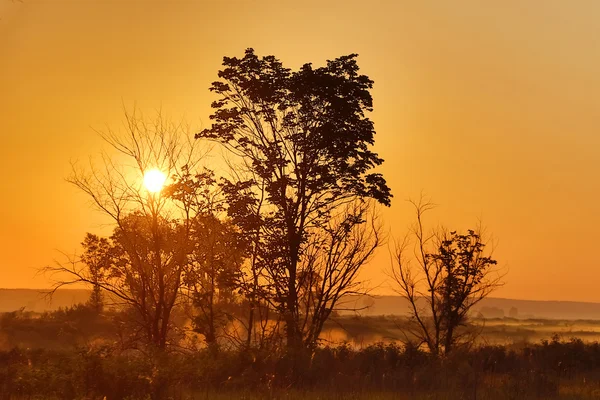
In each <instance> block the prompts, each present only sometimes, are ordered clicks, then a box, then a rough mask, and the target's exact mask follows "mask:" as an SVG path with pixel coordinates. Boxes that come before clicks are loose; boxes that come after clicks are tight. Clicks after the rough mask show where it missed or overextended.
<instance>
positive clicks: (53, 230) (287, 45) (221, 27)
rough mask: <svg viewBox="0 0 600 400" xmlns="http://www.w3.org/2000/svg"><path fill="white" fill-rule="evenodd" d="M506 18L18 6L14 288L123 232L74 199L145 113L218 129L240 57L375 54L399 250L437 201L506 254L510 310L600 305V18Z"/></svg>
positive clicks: (529, 13) (506, 7)
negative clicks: (422, 202)
mask: <svg viewBox="0 0 600 400" xmlns="http://www.w3.org/2000/svg"><path fill="white" fill-rule="evenodd" d="M495 3H496V4H492V2H483V1H478V0H465V1H460V2H455V1H452V0H447V1H419V2H415V1H392V0H389V1H369V2H366V1H348V0H344V1H339V2H333V1H322V0H320V1H314V2H312V1H297V2H286V1H213V2H209V1H206V2H204V1H197V2H191V1H186V2H177V1H173V2H171V1H168V2H167V1H95V0H94V1H92V0H77V1H75V0H73V1H50V0H48V1H34V0H24V2H23V3H20V2H18V1H17V2H13V1H10V0H0V110H1V113H0V139H1V142H0V143H1V144H0V171H1V175H2V176H1V178H0V287H38V288H40V287H47V286H48V285H49V283H48V279H47V278H46V277H44V276H35V274H36V271H37V269H38V268H39V267H42V266H44V265H46V264H49V263H51V262H52V260H53V259H54V258H56V257H58V256H59V254H58V253H57V251H56V249H60V250H64V251H67V252H72V251H74V250H76V249H77V246H78V243H79V242H80V241H81V239H82V238H83V235H84V233H85V232H86V231H94V232H106V230H107V228H106V227H103V226H102V223H103V222H104V220H103V219H102V218H101V216H100V215H99V214H97V213H95V212H94V211H92V210H91V208H90V207H89V204H88V201H87V199H86V198H85V197H84V196H83V195H81V194H79V193H77V191H76V190H75V189H74V188H72V187H70V186H69V185H68V184H67V183H66V182H65V181H64V178H65V177H66V176H68V174H69V171H70V164H69V162H70V160H72V159H73V160H76V159H80V160H86V159H87V157H88V155H91V154H96V153H97V152H98V148H99V147H98V146H99V143H100V140H99V138H98V137H97V135H96V134H95V133H94V130H93V128H94V129H102V128H103V127H105V126H107V125H108V126H111V127H119V125H120V123H121V121H122V115H123V114H122V111H123V109H122V107H123V104H125V105H126V106H128V107H131V106H132V105H133V104H134V103H136V104H137V107H138V109H141V110H142V111H144V112H146V113H151V112H152V110H154V109H157V108H160V107H162V109H163V111H164V112H165V113H166V114H168V115H170V116H172V117H174V118H181V117H185V118H186V119H187V121H189V122H190V123H191V124H192V126H193V127H197V128H200V127H202V126H206V125H207V124H208V123H209V120H208V115H209V114H210V109H209V105H210V102H211V100H212V99H213V98H212V96H211V95H210V93H209V92H208V87H209V84H210V82H211V81H212V80H214V79H215V77H216V73H217V70H218V69H219V66H220V64H221V59H222V57H223V56H224V55H229V56H233V55H238V56H241V55H242V54H243V51H244V49H245V48H246V47H254V48H255V49H256V51H257V52H258V53H259V54H263V55H265V54H274V55H276V56H277V57H279V58H280V59H281V60H282V61H283V62H284V63H285V64H287V65H288V66H290V67H298V66H299V65H300V64H301V63H303V62H313V63H314V64H316V65H319V64H322V63H324V61H325V60H326V59H330V58H334V57H337V56H339V55H344V54H348V53H352V52H356V53H359V55H360V57H359V65H360V66H361V69H362V72H363V73H365V74H367V75H369V76H370V77H371V78H372V79H374V80H375V89H374V90H373V96H374V102H375V112H374V113H373V114H372V118H373V120H374V121H375V124H376V129H377V132H378V133H377V137H376V146H375V150H376V151H377V152H378V153H379V154H380V155H381V156H382V157H383V158H384V159H385V160H386V162H385V165H384V167H383V169H382V171H383V173H384V175H385V177H386V179H387V180H388V183H389V185H390V186H391V188H392V190H393V193H394V196H395V198H394V200H395V201H394V204H393V206H392V208H391V209H389V210H385V212H384V215H385V219H386V224H387V227H388V228H389V229H390V230H391V232H392V233H393V234H394V235H396V236H400V235H402V234H403V232H404V231H405V229H406V227H407V225H408V224H409V223H410V217H411V215H410V207H409V206H408V204H407V203H406V202H404V201H403V200H404V199H406V198H408V197H411V196H412V197H415V196H418V194H419V192H420V191H421V190H424V191H425V192H427V193H428V194H429V195H431V196H432V197H433V199H434V201H435V202H436V203H438V204H440V207H439V208H438V209H437V210H436V211H435V212H434V213H432V214H431V215H430V221H431V222H432V223H433V224H435V223H438V222H443V223H444V224H445V225H447V226H449V227H452V228H459V229H464V228H467V227H469V226H472V225H474V223H475V222H476V220H477V218H479V217H481V218H482V219H483V221H484V223H485V225H486V226H487V227H488V230H489V231H490V232H491V233H493V234H494V236H495V237H496V238H497V239H498V247H497V250H496V253H495V255H496V258H497V259H498V261H499V262H500V264H501V265H502V266H505V267H507V268H508V271H509V272H508V275H507V277H506V285H505V287H503V288H501V289H500V290H498V291H497V292H496V293H495V296H502V297H515V298H524V299H557V300H583V301H600V290H598V289H597V287H598V283H599V282H600V253H599V252H598V251H596V249H597V248H598V247H599V246H600V245H599V244H598V242H599V240H600V234H599V233H598V232H599V227H600V212H599V211H598V207H599V204H600V130H599V128H600V24H598V21H600V2H597V1H595V0H588V1H585V0H581V1H577V2H567V1H559V0H554V1H551V0H546V1H543V2H542V1H529V2H521V1H517V0H514V1H510V0H509V1H502V2H495ZM375 261H376V262H374V263H373V264H372V265H370V266H369V270H370V271H369V272H368V273H367V274H366V275H367V276H368V277H369V278H370V279H371V280H372V282H373V283H374V284H376V283H381V282H382V281H383V278H384V275H383V274H382V273H381V272H380V271H381V270H382V269H384V268H386V267H387V264H388V253H387V250H386V249H383V250H382V251H381V252H380V254H379V256H378V257H377V259H376V260H375ZM383 287H384V288H385V285H384V286H383Z"/></svg>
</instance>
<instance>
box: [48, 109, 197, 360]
mask: <svg viewBox="0 0 600 400" xmlns="http://www.w3.org/2000/svg"><path fill="white" fill-rule="evenodd" d="M125 127H126V130H125V132H123V133H121V132H114V131H108V132H107V133H101V135H102V137H103V139H104V140H105V141H106V143H107V144H109V145H110V146H111V147H112V148H113V149H114V150H116V152H115V153H114V154H108V153H104V154H103V157H102V163H101V166H100V167H98V166H96V165H95V164H94V163H92V162H90V165H89V168H88V169H84V170H81V169H79V168H77V166H76V165H74V167H73V174H72V176H71V177H70V178H69V181H70V182H71V183H72V184H74V185H75V186H76V187H77V188H79V189H80V190H81V191H82V192H84V193H85V194H87V195H88V196H89V198H90V199H91V200H92V201H93V204H94V206H96V208H97V209H99V210H100V211H102V212H103V213H104V214H105V215H107V216H108V217H110V218H111V219H112V221H113V223H114V231H113V234H112V236H111V237H110V239H94V240H91V241H90V242H89V246H88V247H87V248H86V252H84V257H83V258H82V259H81V260H79V259H71V260H70V262H68V263H66V264H59V265H58V266H56V267H52V268H49V269H50V271H51V272H59V273H61V274H60V275H59V277H60V279H61V280H60V281H58V282H57V284H56V288H58V287H60V286H62V285H65V284H70V283H76V282H85V283H89V284H91V285H93V286H94V287H99V288H101V289H103V290H105V291H106V292H108V293H110V294H111V297H112V298H115V299H118V300H120V302H121V303H122V304H123V305H125V306H127V307H130V308H132V309H133V310H134V311H135V312H134V315H135V316H136V317H135V318H134V321H131V322H132V323H134V325H135V332H136V335H134V339H135V338H136V337H140V338H142V339H143V340H144V341H145V342H146V343H148V344H151V345H152V346H154V347H156V348H158V349H164V348H165V347H166V346H167V345H168V340H169V333H170V332H171V330H172V328H173V324H172V312H173V308H174V307H175V306H176V305H177V303H178V301H179V300H180V293H181V289H182V287H183V285H184V276H185V272H186V268H187V266H188V259H187V256H188V253H189V251H190V249H191V247H192V240H191V234H190V232H191V229H192V220H193V218H194V216H195V215H194V213H193V210H191V209H189V208H185V207H177V205H179V202H176V201H175V200H174V199H173V198H171V197H170V196H169V195H168V193H166V191H165V189H163V191H161V192H158V193H151V192H149V191H148V190H147V189H146V188H145V187H144V185H143V177H144V174H145V173H146V172H147V171H148V170H150V169H154V168H156V169H159V170H161V171H162V172H163V173H164V174H165V175H166V176H167V177H168V181H167V183H172V182H175V181H177V180H178V179H179V178H180V177H181V176H183V175H185V174H188V173H190V171H195V170H196V169H197V167H198V164H199V162H200V160H201V158H202V155H201V154H199V153H198V151H197V149H196V148H195V146H194V144H195V142H194V141H193V139H192V137H191V134H189V133H188V132H186V131H185V129H184V127H183V126H182V125H181V124H173V123H170V122H169V121H167V120H165V119H164V118H162V116H161V115H160V114H159V115H158V116H157V118H156V119H155V120H153V121H149V120H147V119H144V118H140V117H137V116H136V115H135V114H133V115H129V114H126V124H125ZM117 159H118V160H119V162H118V163H117V162H116V161H115V160H117ZM176 203H177V204H176ZM88 237H90V236H88ZM106 241H108V242H106ZM106 243H109V244H110V252H111V253H112V255H113V256H112V257H113V259H112V260H111V264H110V265H109V266H108V267H105V266H103V267H102V268H101V272H102V273H101V274H97V273H96V271H95V270H90V269H89V268H84V267H81V265H80V263H81V261H84V262H85V261H86V260H88V261H89V259H90V256H91V255H92V254H95V253H99V252H98V251H92V248H91V247H90V246H91V245H93V246H96V245H97V244H101V247H102V248H104V247H105V246H106V245H107V244H106ZM88 250H89V251H88ZM100 253H101V252H100ZM65 274H66V275H65ZM65 276H67V277H68V278H67V279H63V278H64V277H65Z"/></svg>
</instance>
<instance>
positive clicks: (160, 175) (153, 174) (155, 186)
mask: <svg viewBox="0 0 600 400" xmlns="http://www.w3.org/2000/svg"><path fill="white" fill-rule="evenodd" d="M166 180H167V176H166V175H165V173H164V172H162V171H160V170H158V169H156V168H154V169H151V170H148V171H146V173H145V174H144V186H145V187H146V189H148V191H149V192H151V193H156V192H160V191H161V190H162V188H163V186H164V185H165V181H166Z"/></svg>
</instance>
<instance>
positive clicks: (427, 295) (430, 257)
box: [392, 198, 501, 355]
mask: <svg viewBox="0 0 600 400" xmlns="http://www.w3.org/2000/svg"><path fill="white" fill-rule="evenodd" d="M412 204H413V205H414V206H415V210H416V215H417V221H416V224H415V225H414V226H413V229H412V235H407V236H406V237H405V239H404V241H403V242H402V243H400V244H398V245H397V246H396V256H395V265H394V266H393V268H392V277H393V278H394V280H395V281H396V283H397V288H396V291H397V292H398V293H399V294H400V295H401V296H403V297H404V298H406V299H407V300H408V301H409V303H410V316H411V319H412V322H413V324H414V326H415V327H416V328H415V329H411V330H410V333H411V334H412V335H413V336H414V337H416V338H417V340H418V341H419V342H420V343H421V344H425V345H426V346H427V348H428V349H429V351H430V352H431V353H432V354H435V355H443V354H448V353H450V352H451V351H452V350H453V349H454V347H455V346H456V345H457V344H459V343H461V341H462V340H463V339H465V337H466V336H464V335H463V334H462V333H461V332H459V328H461V327H464V326H465V324H466V322H467V317H468V313H469V311H470V310H471V308H472V307H473V306H474V305H475V304H477V303H478V302H480V301H481V300H483V299H484V298H485V297H486V296H488V295H489V294H490V293H491V292H492V291H493V290H494V289H496V288H497V287H498V286H500V285H501V282H500V279H501V276H500V275H498V273H497V271H496V270H495V269H494V266H495V265H496V264H497V262H496V260H494V259H493V258H492V256H491V253H489V252H488V253H486V249H485V248H486V244H487V243H485V242H484V241H483V238H482V236H481V235H482V232H481V231H482V230H481V228H479V229H477V230H468V231H467V233H465V234H460V233H457V232H455V231H447V230H445V229H439V230H438V231H435V232H432V233H428V232H427V231H426V229H425V227H424V226H423V214H424V213H425V212H427V211H428V210H430V209H432V208H433V205H432V204H431V203H429V202H427V201H424V200H423V198H421V200H420V201H419V202H418V203H416V202H412ZM411 236H412V237H411ZM411 247H412V249H411ZM411 250H412V251H411ZM407 253H409V254H412V257H411V256H408V255H407ZM411 261H413V262H414V263H411ZM467 341H468V340H467Z"/></svg>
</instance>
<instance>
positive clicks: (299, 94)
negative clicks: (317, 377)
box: [196, 49, 391, 349]
mask: <svg viewBox="0 0 600 400" xmlns="http://www.w3.org/2000/svg"><path fill="white" fill-rule="evenodd" d="M223 66H224V68H223V69H222V70H221V71H219V74H218V76H219V78H220V80H218V81H216V82H214V83H213V84H212V86H211V89H210V90H211V91H212V92H214V93H215V94H217V96H218V100H217V101H215V102H213V104H212V107H213V108H214V113H213V115H211V119H212V120H213V124H212V125H211V127H209V128H207V129H204V130H203V131H201V132H200V133H198V134H197V135H196V138H204V139H209V140H213V141H216V142H218V143H221V144H222V145H224V146H225V147H226V148H227V149H228V150H229V151H230V152H231V153H232V154H234V155H235V156H238V157H239V159H238V160H239V164H238V168H239V169H240V170H242V171H243V172H245V174H244V175H243V176H245V179H236V180H233V181H230V182H229V185H230V186H233V187H238V188H240V187H243V188H245V189H246V190H245V192H244V193H245V194H246V196H248V198H249V199H251V201H248V202H247V204H254V205H256V204H263V203H264V205H263V206H262V207H261V208H260V211H259V213H258V214H257V215H254V217H255V218H258V219H259V221H260V225H261V227H262V230H263V231H262V233H263V237H264V238H265V239H264V242H263V244H264V245H265V246H267V247H268V248H269V249H272V250H273V251H275V252H279V253H280V254H277V257H275V258H273V259H272V260H271V261H270V263H269V268H268V269H267V279H268V278H270V281H271V282H270V283H271V285H270V287H271V288H272V289H273V290H275V291H276V293H274V295H273V296H272V299H273V301H274V302H275V305H276V307H277V310H278V311H279V312H280V313H281V314H282V315H283V316H284V320H285V324H286V339H287V346H288V347H289V348H290V349H294V348H295V349H298V348H301V347H302V346H303V332H302V327H301V325H302V318H301V315H300V314H301V305H300V297H299V290H300V286H301V285H300V283H299V279H300V278H301V276H300V274H299V272H300V271H299V267H300V265H301V263H302V260H303V257H305V251H306V248H307V243H309V241H310V237H311V235H314V234H318V233H319V232H321V231H322V230H323V229H326V226H327V222H328V221H329V219H330V217H331V215H332V213H334V212H335V210H339V209H340V207H343V206H344V205H346V204H348V203H352V202H354V201H356V200H357V199H364V198H373V199H375V200H376V201H377V202H379V203H381V204H384V205H389V204H390V201H391V194H390V189H389V187H388V186H387V185H386V182H385V180H384V178H383V176H382V175H381V174H379V173H376V172H373V171H372V169H373V168H374V167H376V166H378V165H380V164H381V163H382V162H383V160H382V159H381V158H379V157H378V156H377V154H376V153H374V152H373V151H372V150H371V149H370V146H371V145H373V144H374V135H375V130H374V126H373V122H372V121H371V120H370V119H369V118H368V117H367V116H366V113H367V112H369V111H371V110H372V98H371V93H370V89H371V88H372V85H373V82H372V81H371V80H370V79H369V78H368V77H367V76H365V75H361V74H359V73H358V70H359V68H358V64H357V63H356V54H351V55H348V56H343V57H339V58H337V59H335V60H332V61H328V62H327V65H326V66H324V67H320V68H313V67H312V65H311V64H305V65H303V66H302V67H301V68H300V69H299V70H298V71H291V70H290V69H288V68H285V67H284V66H283V64H282V63H281V62H280V61H279V60H278V59H277V58H275V57H274V56H266V57H262V58H259V57H258V56H257V55H256V54H255V53H254V50H252V49H248V50H246V53H245V56H244V57H243V58H236V57H225V58H224V60H223ZM261 194H264V197H260V196H261ZM248 215H249V216H250V215H252V213H250V212H249V213H248ZM304 276H308V275H304ZM334 303H335V302H334ZM333 306H335V304H333Z"/></svg>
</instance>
